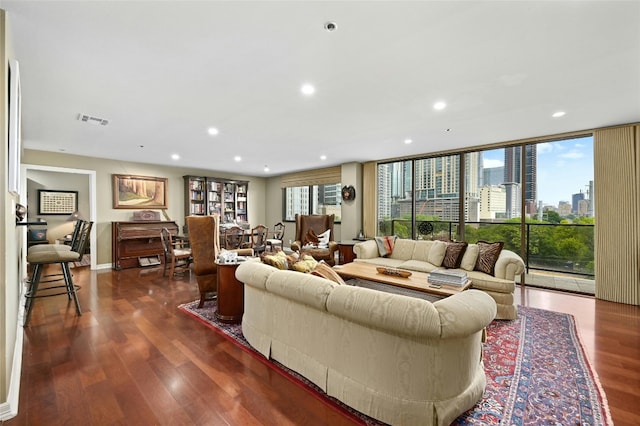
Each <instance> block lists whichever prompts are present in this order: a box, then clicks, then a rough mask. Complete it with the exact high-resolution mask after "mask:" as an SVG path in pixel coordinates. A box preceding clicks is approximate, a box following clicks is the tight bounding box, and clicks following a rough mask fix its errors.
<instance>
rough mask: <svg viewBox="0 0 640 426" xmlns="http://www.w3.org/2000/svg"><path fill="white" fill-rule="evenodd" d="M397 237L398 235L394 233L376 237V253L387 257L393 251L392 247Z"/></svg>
mask: <svg viewBox="0 0 640 426" xmlns="http://www.w3.org/2000/svg"><path fill="white" fill-rule="evenodd" d="M397 238H398V237H397V236H395V235H389V236H383V237H376V244H377V245H378V253H379V254H380V257H387V256H389V255H390V254H391V253H393V247H394V245H395V242H396V239H397Z"/></svg>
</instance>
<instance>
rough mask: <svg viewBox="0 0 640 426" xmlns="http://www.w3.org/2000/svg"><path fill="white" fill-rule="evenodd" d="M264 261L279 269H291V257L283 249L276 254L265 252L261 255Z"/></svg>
mask: <svg viewBox="0 0 640 426" xmlns="http://www.w3.org/2000/svg"><path fill="white" fill-rule="evenodd" d="M260 257H261V259H262V263H265V264H267V265H271V266H273V267H275V268H278V269H289V259H287V255H286V254H285V252H283V251H279V252H277V253H276V254H265V255H263V256H260Z"/></svg>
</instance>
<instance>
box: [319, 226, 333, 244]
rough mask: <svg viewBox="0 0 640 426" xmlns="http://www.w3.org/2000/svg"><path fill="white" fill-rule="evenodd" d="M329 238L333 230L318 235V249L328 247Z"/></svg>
mask: <svg viewBox="0 0 640 426" xmlns="http://www.w3.org/2000/svg"><path fill="white" fill-rule="evenodd" d="M329 237H331V229H327V230H326V231H324V232H323V233H322V234H318V247H328V246H329Z"/></svg>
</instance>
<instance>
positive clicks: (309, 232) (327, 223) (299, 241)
mask: <svg viewBox="0 0 640 426" xmlns="http://www.w3.org/2000/svg"><path fill="white" fill-rule="evenodd" d="M334 218H335V216H334V215H332V214H331V215H326V214H312V215H301V214H296V234H295V238H296V239H295V241H294V242H293V243H291V250H294V251H300V254H301V255H303V254H307V255H310V256H312V257H313V258H314V259H316V260H324V261H325V262H327V263H328V264H330V265H334V264H335V253H336V251H337V250H338V243H337V242H335V241H334V233H333V220H334ZM327 230H329V241H328V242H327V244H326V247H323V244H322V242H321V241H320V242H319V241H318V236H320V235H322V234H324V233H325V232H326V231H327ZM319 243H320V244H319ZM310 245H313V246H314V247H310ZM305 246H306V247H305Z"/></svg>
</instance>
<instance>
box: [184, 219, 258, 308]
mask: <svg viewBox="0 0 640 426" xmlns="http://www.w3.org/2000/svg"><path fill="white" fill-rule="evenodd" d="M186 221H187V230H188V232H189V245H190V246H191V257H192V258H193V271H194V272H195V274H196V281H197V282H198V289H199V290H200V303H199V304H198V308H202V307H203V306H204V302H205V301H207V300H212V299H215V297H216V296H217V290H218V265H216V260H217V259H218V254H219V253H220V215H217V214H214V215H211V216H187V217H186ZM230 251H235V252H236V253H238V255H240V256H253V249H251V248H247V249H238V250H230ZM207 294H212V297H210V298H209V299H207V298H206V296H207Z"/></svg>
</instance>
